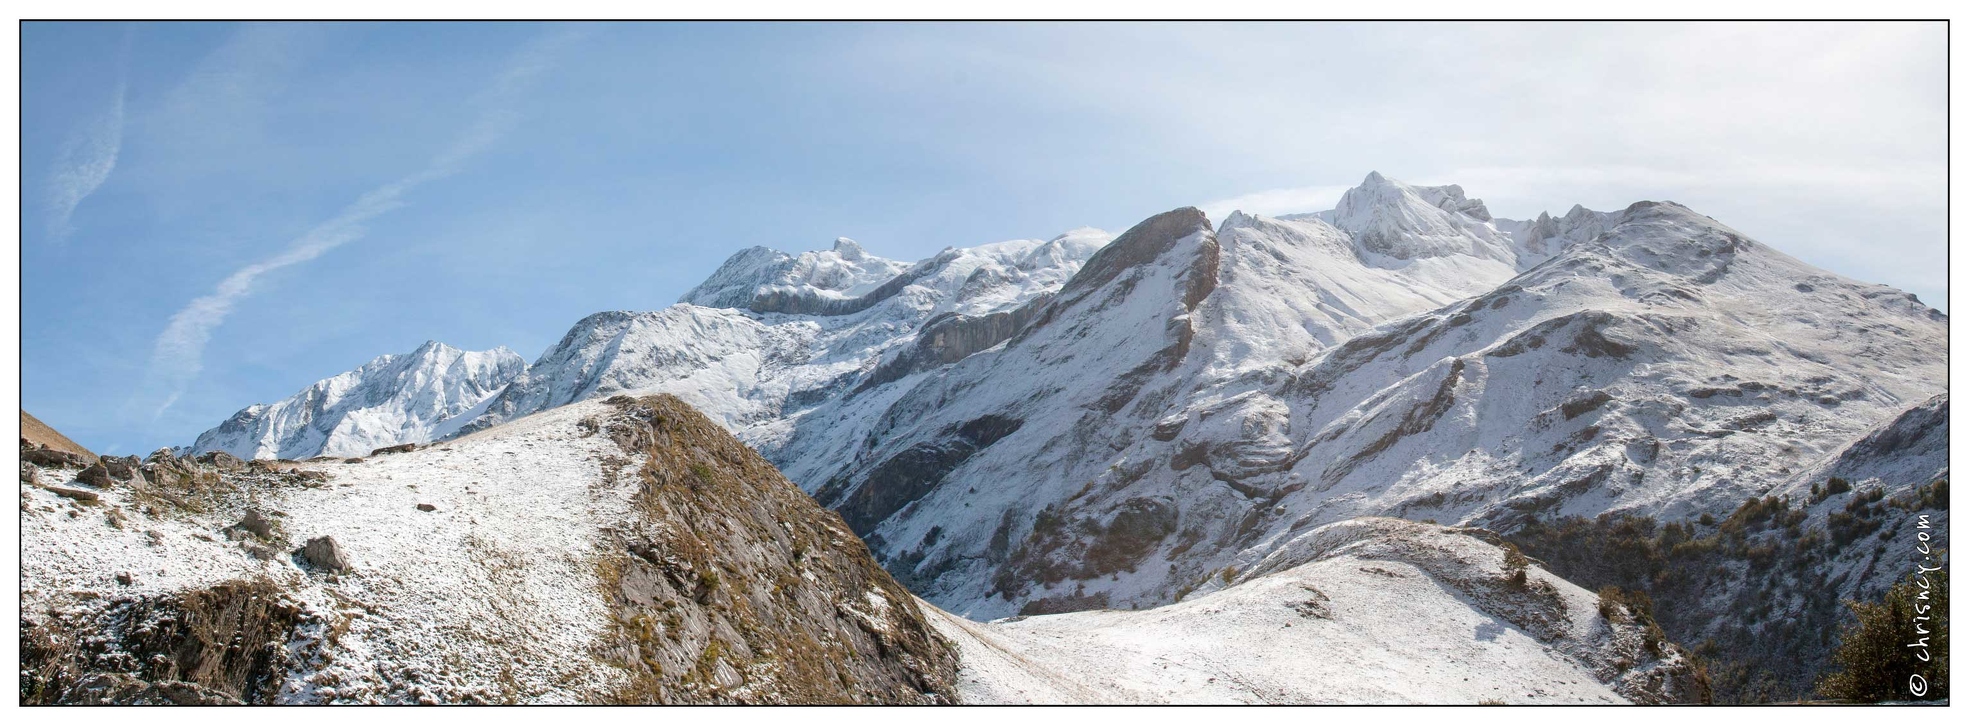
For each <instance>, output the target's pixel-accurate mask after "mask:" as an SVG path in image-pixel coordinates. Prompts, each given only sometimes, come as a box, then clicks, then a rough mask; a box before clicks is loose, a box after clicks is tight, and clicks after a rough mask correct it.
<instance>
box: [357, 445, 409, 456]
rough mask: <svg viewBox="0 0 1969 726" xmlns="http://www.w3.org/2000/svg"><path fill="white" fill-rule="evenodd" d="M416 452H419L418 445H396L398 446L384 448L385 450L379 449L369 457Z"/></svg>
mask: <svg viewBox="0 0 1969 726" xmlns="http://www.w3.org/2000/svg"><path fill="white" fill-rule="evenodd" d="M416 450H417V445H416V444H398V445H396V446H385V447H383V448H380V449H377V450H375V451H371V452H369V455H370V456H382V455H384V454H404V453H409V452H412V451H416Z"/></svg>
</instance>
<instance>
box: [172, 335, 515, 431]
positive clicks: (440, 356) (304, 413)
mask: <svg viewBox="0 0 1969 726" xmlns="http://www.w3.org/2000/svg"><path fill="white" fill-rule="evenodd" d="M525 370H526V361H525V360H524V359H522V358H520V357H519V355H518V354H516V353H514V352H513V351H510V350H507V349H505V348H504V347H500V348H494V349H492V350H488V351H463V350H459V349H457V348H453V347H451V346H448V345H445V344H443V343H439V342H437V341H429V342H426V343H424V344H423V345H421V346H418V347H417V349H416V350H413V351H411V352H409V353H407V354H403V355H385V356H382V357H379V358H377V359H375V360H372V361H370V362H368V363H365V364H363V365H362V367H360V368H357V369H355V370H352V371H349V372H347V373H343V374H340V375H337V376H334V377H331V378H325V379H322V380H320V381H316V382H315V384H314V385H312V386H308V387H307V388H305V389H302V390H301V392H300V393H296V394H294V395H293V396H290V397H288V398H286V399H283V400H281V401H277V402H275V403H271V404H255V405H252V406H248V407H246V408H244V409H242V410H240V412H239V413H236V414H233V416H232V418H230V419H227V420H226V422H225V423H223V424H220V425H219V426H218V427H216V428H213V429H212V430H210V431H206V432H205V433H203V434H199V436H198V440H197V442H195V443H193V444H192V446H191V451H192V452H193V453H200V454H202V453H206V452H211V451H224V452H226V453H229V454H232V455H234V456H237V457H240V458H242V459H306V458H310V457H314V456H322V455H326V456H362V455H364V454H368V453H369V452H370V451H372V450H375V449H378V448H382V447H385V446H395V445H397V444H404V443H423V442H426V441H430V440H432V439H437V438H443V437H445V436H448V435H451V434H452V433H453V432H454V431H455V430H456V429H457V427H458V426H460V425H463V424H464V423H465V422H467V421H470V420H471V418H472V417H473V416H475V415H477V414H478V413H479V412H480V411H481V410H482V409H481V406H482V404H484V403H486V402H487V401H488V400H490V399H491V398H492V397H493V396H494V395H496V394H498V393H499V392H500V391H501V390H503V389H504V388H505V387H506V384H508V383H511V382H512V381H513V379H515V378H517V377H519V376H520V374H521V373H523V372H525Z"/></svg>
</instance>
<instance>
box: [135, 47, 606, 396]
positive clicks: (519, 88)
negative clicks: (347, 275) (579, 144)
mask: <svg viewBox="0 0 1969 726" xmlns="http://www.w3.org/2000/svg"><path fill="white" fill-rule="evenodd" d="M581 35H582V33H581V32H580V31H578V30H574V29H561V30H557V31H555V32H553V33H551V34H549V35H547V36H545V37H542V38H539V39H537V40H535V41H534V42H532V43H530V44H528V45H527V46H526V47H525V48H523V49H521V51H520V52H519V53H518V55H516V56H515V57H514V59H513V61H512V62H511V63H509V64H508V65H507V67H506V69H505V70H504V71H503V72H501V73H500V74H499V75H498V76H497V77H496V78H495V79H494V80H493V83H492V84H491V85H490V86H489V87H488V88H487V89H486V90H485V91H484V92H482V93H481V94H479V96H478V98H477V102H478V103H477V105H479V107H480V113H479V116H478V118H477V119H476V120H475V121H474V122H473V123H472V124H471V125H470V126H468V127H466V129H465V130H464V131H463V132H462V133H460V134H459V136H458V137H457V138H456V139H454V140H453V141H452V143H450V144H449V145H447V146H445V147H444V148H443V149H441V150H440V151H439V153H438V154H437V155H436V156H434V157H433V158H432V160H431V162H430V163H429V164H427V165H425V167H424V168H423V169H421V170H418V171H417V172H415V173H412V174H410V175H408V176H405V177H403V178H401V179H398V180H396V181H393V182H390V183H388V184H385V185H383V186H380V187H377V188H376V189H373V190H371V191H369V192H368V193H366V194H364V195H362V196H361V197H359V198H357V199H356V200H355V201H354V202H353V203H351V204H349V205H348V206H347V207H344V208H343V209H342V211H341V212H339V213H337V214H336V215H335V216H334V217H332V218H330V219H328V220H327V221H325V222H322V223H321V224H319V225H316V226H315V227H314V228H313V229H310V230H308V232H307V233H305V234H303V235H301V236H300V237H299V238H296V239H295V240H293V241H292V242H290V243H288V245H287V249H286V250H285V251H283V252H281V253H280V254H278V255H275V256H274V257H272V258H269V259H266V260H263V261H261V262H256V263H254V264H251V265H247V266H246V267H243V268H240V269H239V270H238V271H236V272H234V273H232V274H231V275H229V276H227V277H226V279H225V280H223V281H221V282H220V283H219V286H218V287H217V288H216V289H214V290H213V291H212V292H211V294H208V295H205V296H203V297H200V298H198V299H196V300H193V301H191V303H190V304H188V305H186V306H185V307H184V308H183V309H181V310H179V311H178V312H177V314H175V315H172V316H171V322H170V324H169V325H167V326H165V328H164V332H163V333H161V334H159V335H158V336H157V343H156V346H155V348H154V349H153V351H152V353H151V361H150V368H149V371H148V373H147V374H146V376H147V382H146V385H145V389H144V390H145V391H147V392H149V394H150V395H154V396H158V397H160V398H161V402H160V403H159V404H158V405H157V407H156V408H155V409H154V410H153V411H152V413H151V418H152V419H156V418H157V417H159V416H162V415H163V413H164V411H165V410H167V409H169V408H170V407H171V405H172V404H174V403H176V402H177V401H178V398H179V396H181V395H183V393H184V391H185V388H186V387H187V386H188V385H190V383H191V381H192V380H193V379H194V378H196V377H197V376H198V373H199V372H200V371H201V370H203V368H204V353H205V344H206V343H207V342H209V341H210V340H211V339H212V331H213V330H215V329H217V328H218V327H219V325H220V324H222V323H224V322H225V319H226V317H227V316H228V315H230V314H231V313H232V310H233V306H234V305H236V304H238V302H239V301H240V300H241V299H243V298H245V297H246V296H247V295H249V294H251V293H252V292H253V288H254V283H255V282H256V281H257V280H258V279H259V278H260V277H261V276H262V275H265V274H267V273H270V272H273V271H275V270H279V269H282V268H285V267H291V266H294V265H298V264H302V263H305V262H308V261H310V260H313V259H315V258H317V257H320V256H322V255H324V254H327V253H328V252H329V251H331V250H334V249H335V248H337V247H340V246H342V245H345V244H348V243H350V242H353V241H355V240H357V239H361V238H362V236H363V235H364V234H366V233H367V232H368V227H367V225H368V223H369V222H371V221H372V220H374V219H376V218H377V217H380V216H382V215H383V214H385V213H387V212H389V211H391V210H394V209H397V208H399V207H402V206H404V204H405V203H406V201H405V197H406V196H407V195H408V194H409V193H410V192H412V191H413V190H415V189H417V188H418V187H420V186H423V185H425V184H428V183H430V182H432V181H436V180H438V179H442V178H444V177H446V176H450V175H451V174H453V173H455V172H457V170H458V168H459V167H460V166H462V165H463V164H464V163H465V162H466V161H469V160H470V159H471V158H472V157H473V156H476V155H478V154H479V153H482V152H483V151H485V150H486V149H487V148H489V147H490V146H491V145H492V144H493V143H494V142H496V141H498V139H499V138H500V137H501V136H502V135H504V134H505V133H506V131H507V130H508V129H509V128H510V127H511V126H512V124H513V121H514V119H515V118H516V117H517V110H516V108H517V105H518V102H519V100H520V98H521V96H523V95H524V94H525V93H526V91H527V90H529V89H530V88H531V87H532V86H533V84H534V83H535V82H537V81H538V80H539V77H540V76H541V75H542V74H544V73H545V72H546V71H547V69H548V68H549V67H551V66H552V60H553V58H554V56H555V55H556V54H557V53H558V52H560V50H561V49H563V48H565V47H566V46H567V45H569V44H571V43H573V42H575V41H576V40H577V39H578V38H579V37H580V36H581Z"/></svg>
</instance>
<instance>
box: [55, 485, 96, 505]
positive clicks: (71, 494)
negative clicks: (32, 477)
mask: <svg viewBox="0 0 1969 726" xmlns="http://www.w3.org/2000/svg"><path fill="white" fill-rule="evenodd" d="M48 491H51V492H54V493H56V494H59V495H61V496H64V497H68V498H69V499H73V500H75V501H78V502H94V501H98V500H100V499H102V497H100V496H97V495H96V493H95V492H92V491H89V490H87V489H70V488H68V487H48Z"/></svg>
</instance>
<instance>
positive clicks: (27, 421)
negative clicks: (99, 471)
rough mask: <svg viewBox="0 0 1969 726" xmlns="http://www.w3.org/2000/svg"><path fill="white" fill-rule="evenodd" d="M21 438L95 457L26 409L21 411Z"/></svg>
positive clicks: (56, 448) (83, 455)
mask: <svg viewBox="0 0 1969 726" xmlns="http://www.w3.org/2000/svg"><path fill="white" fill-rule="evenodd" d="M21 438H22V439H25V440H26V441H28V442H30V443H33V444H35V445H37V446H41V447H43V448H49V449H54V450H56V451H66V452H68V453H71V454H76V455H79V456H82V457H84V458H95V456H96V455H95V454H94V453H92V452H90V451H89V450H88V449H86V448H83V447H82V445H81V444H78V443H75V442H74V441H70V440H69V438H68V437H67V436H63V435H62V433H61V432H60V431H56V430H55V429H54V428H53V427H50V426H49V425H47V424H44V423H41V419H38V418H35V417H34V416H33V414H30V413H28V412H27V411H26V410H22V411H21Z"/></svg>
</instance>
